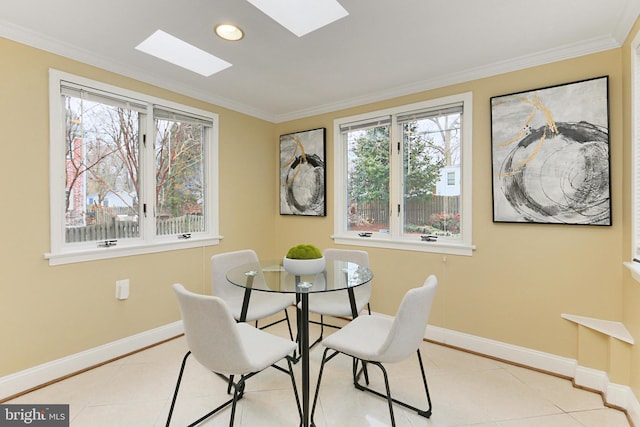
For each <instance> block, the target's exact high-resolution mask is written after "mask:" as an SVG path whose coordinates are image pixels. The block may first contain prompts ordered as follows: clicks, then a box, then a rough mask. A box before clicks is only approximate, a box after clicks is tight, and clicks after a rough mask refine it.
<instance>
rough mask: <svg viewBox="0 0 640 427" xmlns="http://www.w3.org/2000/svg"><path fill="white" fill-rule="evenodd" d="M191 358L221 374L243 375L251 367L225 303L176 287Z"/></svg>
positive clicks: (175, 285) (179, 285) (178, 285)
mask: <svg viewBox="0 0 640 427" xmlns="http://www.w3.org/2000/svg"><path fill="white" fill-rule="evenodd" d="M173 291H174V292H175V294H176V297H177V298H178V304H179V305H180V313H181V315H182V322H183V325H184V335H185V337H186V339H187V345H188V347H189V350H191V354H192V355H193V356H194V357H195V358H196V359H197V360H198V362H200V363H201V364H202V365H203V366H205V367H206V368H207V369H209V370H211V371H214V372H218V373H220V374H242V373H245V372H248V369H249V367H250V366H251V364H250V362H249V359H248V357H247V355H246V354H245V351H244V348H243V346H242V342H241V340H240V334H239V333H238V329H237V328H238V325H237V324H236V321H235V320H234V319H233V316H232V315H231V312H230V311H229V308H228V307H227V305H226V304H225V302H224V301H223V300H222V299H221V298H218V297H215V296H211V295H200V294H196V293H193V292H190V291H188V290H187V289H185V288H184V286H182V285H181V284H174V285H173Z"/></svg>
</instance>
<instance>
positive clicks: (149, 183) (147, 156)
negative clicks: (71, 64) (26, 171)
mask: <svg viewBox="0 0 640 427" xmlns="http://www.w3.org/2000/svg"><path fill="white" fill-rule="evenodd" d="M217 126H218V123H217V116H216V115H215V114H211V113H209V112H205V111H201V110H197V109H194V108H191V107H187V106H184V105H179V104H175V103H172V102H169V101H166V100H162V99H157V98H153V97H150V96H147V95H143V94H139V93H135V92H131V91H127V90H124V89H120V88H116V87H113V86H110V85H106V84H103V83H99V82H95V81H91V80H88V79H84V78H81V77H77V76H73V75H70V74H66V73H62V72H59V71H55V70H51V71H50V128H51V141H50V147H51V148H50V151H51V156H50V158H51V168H50V170H51V182H50V187H51V190H50V192H51V195H50V199H51V253H49V254H47V255H46V256H47V257H48V258H49V260H50V264H52V265H55V264H64V263H69V262H78V261H87V260H93V259H104V258H113V257H117V256H125V255H132V254H140V253H149V252H159V251H164V250H173V249H179V248H187V247H194V246H202V245H205V244H215V243H217V242H218V241H219V236H218V223H217V221H218V211H217V206H218V204H217V190H218V189H217V182H218V179H217Z"/></svg>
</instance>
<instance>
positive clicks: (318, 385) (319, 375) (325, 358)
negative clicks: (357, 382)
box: [310, 348, 338, 426]
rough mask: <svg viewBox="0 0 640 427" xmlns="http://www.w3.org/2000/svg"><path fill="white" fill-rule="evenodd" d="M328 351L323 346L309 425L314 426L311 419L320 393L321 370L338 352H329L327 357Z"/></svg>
mask: <svg viewBox="0 0 640 427" xmlns="http://www.w3.org/2000/svg"><path fill="white" fill-rule="evenodd" d="M328 351H329V348H325V349H324V352H323V353H322V363H321V364H320V372H318V383H317V384H316V393H315V395H314V396H313V405H312V406H311V417H310V418H311V425H312V426H315V421H313V415H314V414H315V412H316V403H318V395H319V394H320V383H321V382H322V372H323V371H324V364H325V363H327V362H328V361H329V360H331V359H333V358H334V357H335V356H336V355H337V354H338V352H337V351H334V352H333V354H331V356H329V357H327V352H328Z"/></svg>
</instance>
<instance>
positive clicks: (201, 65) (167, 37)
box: [136, 30, 231, 77]
mask: <svg viewBox="0 0 640 427" xmlns="http://www.w3.org/2000/svg"><path fill="white" fill-rule="evenodd" d="M136 49H138V50H139V51H141V52H144V53H148V54H149V55H153V56H155V57H156V58H160V59H162V60H164V61H167V62H170V63H172V64H174V65H178V66H179V67H182V68H186V69H187V70H189V71H193V72H195V73H198V74H200V75H202V76H205V77H209V76H211V75H212V74H215V73H217V72H219V71H222V70H224V69H225V68H229V67H231V64H230V63H229V62H227V61H225V60H222V59H220V58H218V57H217V56H214V55H211V54H210V53H208V52H205V51H204V50H202V49H199V48H197V47H195V46H193V45H190V44H189V43H187V42H185V41H182V40H180V39H179V38H176V37H174V36H172V35H171V34H168V33H165V32H164V31H162V30H157V31H156V32H155V33H153V34H152V35H150V36H149V37H148V38H147V39H146V40H144V41H143V42H142V43H140V44H139V45H138V46H136Z"/></svg>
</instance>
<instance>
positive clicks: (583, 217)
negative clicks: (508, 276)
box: [490, 76, 611, 226]
mask: <svg viewBox="0 0 640 427" xmlns="http://www.w3.org/2000/svg"><path fill="white" fill-rule="evenodd" d="M608 87H609V77H608V76H602V77H596V78H592V79H587V80H581V81H576V82H572V83H566V84H561V85H556V86H549V87H545V88H540V89H535V90H529V91H523V92H517V93H512V94H508V95H501V96H494V97H492V98H491V100H490V104H491V162H492V185H493V186H492V200H493V222H496V223H498V222H506V223H536V224H568V225H602V226H610V225H611V186H610V182H611V159H610V143H609V93H608V90H609V89H608Z"/></svg>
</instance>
